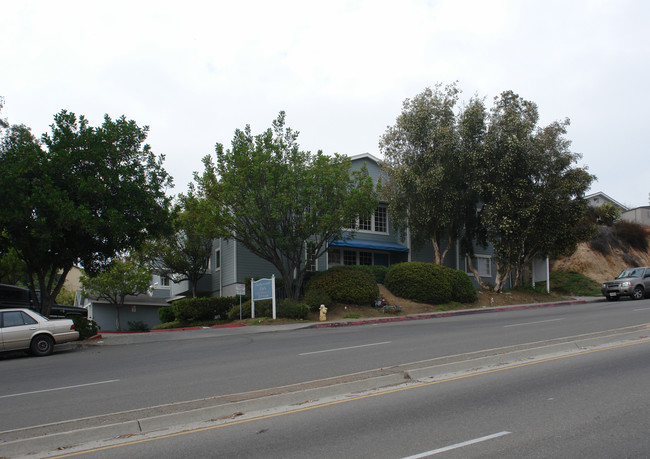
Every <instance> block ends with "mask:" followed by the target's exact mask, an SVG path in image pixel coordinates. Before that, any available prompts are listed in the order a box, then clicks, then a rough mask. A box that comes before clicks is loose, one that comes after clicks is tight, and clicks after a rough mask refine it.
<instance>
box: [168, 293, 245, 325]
mask: <svg viewBox="0 0 650 459" xmlns="http://www.w3.org/2000/svg"><path fill="white" fill-rule="evenodd" d="M234 304H237V305H239V298H238V297H234V296H233V297H201V298H184V299H182V300H178V301H175V302H174V303H173V304H172V306H171V308H172V311H173V314H174V318H173V320H175V321H179V322H182V323H193V322H205V321H209V320H215V319H225V318H226V317H227V315H228V311H229V310H230V308H231V307H232V306H233V305H234ZM161 309H164V308H161ZM162 315H164V316H165V318H166V319H168V318H169V313H168V312H167V311H165V312H161V311H160V310H159V311H158V317H160V320H161V322H163V323H165V322H172V320H165V321H163V317H162Z"/></svg>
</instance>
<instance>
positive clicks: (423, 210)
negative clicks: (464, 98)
mask: <svg viewBox="0 0 650 459" xmlns="http://www.w3.org/2000/svg"><path fill="white" fill-rule="evenodd" d="M458 94H459V90H458V88H457V87H456V85H455V84H452V85H449V86H446V87H445V88H442V87H441V86H440V85H437V86H436V87H435V88H434V89H431V88H427V89H425V90H424V91H423V92H422V93H420V94H418V95H417V96H415V97H414V98H413V99H407V100H405V101H404V104H403V107H402V113H401V114H400V115H399V116H398V117H397V120H396V123H395V125H394V126H392V127H389V128H388V129H387V130H386V132H385V133H384V135H383V136H382V137H381V141H380V144H379V146H380V150H381V151H382V153H383V154H384V158H385V161H384V162H383V163H382V168H383V170H384V171H385V172H386V174H387V176H388V181H387V183H385V184H383V186H382V196H383V198H384V199H385V200H386V201H387V202H388V211H389V214H390V216H391V220H392V223H393V225H394V226H395V227H396V229H397V230H398V231H400V232H402V233H404V232H405V231H406V229H407V228H408V230H409V232H410V235H411V239H412V241H413V242H414V246H415V247H418V246H420V245H421V244H422V243H423V242H424V241H430V242H431V244H432V246H433V253H434V259H433V260H432V261H433V262H434V263H437V264H443V263H444V260H445V257H446V255H447V253H448V251H449V249H450V248H451V247H452V241H453V240H455V239H456V238H458V237H459V235H460V234H461V233H462V231H463V228H464V220H465V218H466V215H467V213H468V212H470V213H471V212H474V209H475V208H476V200H477V196H476V194H475V193H474V192H473V189H472V187H471V186H470V181H471V180H472V178H473V171H472V170H471V168H470V167H469V165H470V161H469V159H468V155H469V154H471V153H472V150H471V149H468V148H464V147H466V146H467V145H468V144H470V143H471V141H472V139H473V138H474V137H476V136H477V135H478V134H477V133H475V132H474V131H475V130H476V129H478V128H480V125H479V126H476V125H475V124H472V123H471V122H470V121H474V119H473V118H472V117H471V116H469V114H468V115H464V113H465V112H466V111H467V112H468V113H472V110H473V111H475V110H476V108H475V107H474V105H475V104H477V103H480V101H478V102H477V101H474V100H473V101H472V102H471V103H470V104H469V105H468V106H467V107H464V108H461V109H459V110H457V109H456V104H457V102H458Z"/></svg>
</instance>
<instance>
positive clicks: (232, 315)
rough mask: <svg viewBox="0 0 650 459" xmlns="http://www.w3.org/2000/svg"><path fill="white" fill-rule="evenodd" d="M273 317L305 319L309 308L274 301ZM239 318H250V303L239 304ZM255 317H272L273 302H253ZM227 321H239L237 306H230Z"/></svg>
mask: <svg viewBox="0 0 650 459" xmlns="http://www.w3.org/2000/svg"><path fill="white" fill-rule="evenodd" d="M275 306H276V311H275V315H276V317H277V318H281V317H282V318H286V319H306V318H307V315H308V314H309V306H307V305H306V304H303V303H298V302H296V301H293V300H289V299H281V300H276V305H275ZM241 317H242V318H243V319H248V318H250V317H251V301H250V300H248V301H245V302H243V303H242V304H241ZM255 317H273V302H272V301H271V300H258V301H256V302H255ZM228 319H230V320H239V304H237V305H235V306H232V307H231V308H230V310H229V311H228Z"/></svg>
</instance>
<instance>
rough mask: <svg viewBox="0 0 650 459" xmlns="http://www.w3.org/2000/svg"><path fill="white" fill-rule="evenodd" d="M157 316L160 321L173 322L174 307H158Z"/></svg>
mask: <svg viewBox="0 0 650 459" xmlns="http://www.w3.org/2000/svg"><path fill="white" fill-rule="evenodd" d="M158 318H159V319H160V322H162V323H167V322H173V321H174V319H175V316H174V308H172V307H171V306H163V307H162V308H158Z"/></svg>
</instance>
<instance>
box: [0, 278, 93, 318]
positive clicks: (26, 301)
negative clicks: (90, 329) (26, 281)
mask: <svg viewBox="0 0 650 459" xmlns="http://www.w3.org/2000/svg"><path fill="white" fill-rule="evenodd" d="M37 303H38V302H37V301H34V298H33V296H32V292H31V291H30V290H29V289H26V288H24V287H18V286H17V285H7V284H0V309H7V308H29V309H32V310H34V311H36V312H38V310H37V306H36V305H37ZM71 316H83V317H88V310H87V309H85V308H76V307H74V306H66V305H63V304H53V305H52V307H51V308H50V318H51V319H64V318H66V317H67V318H70V317H71Z"/></svg>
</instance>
